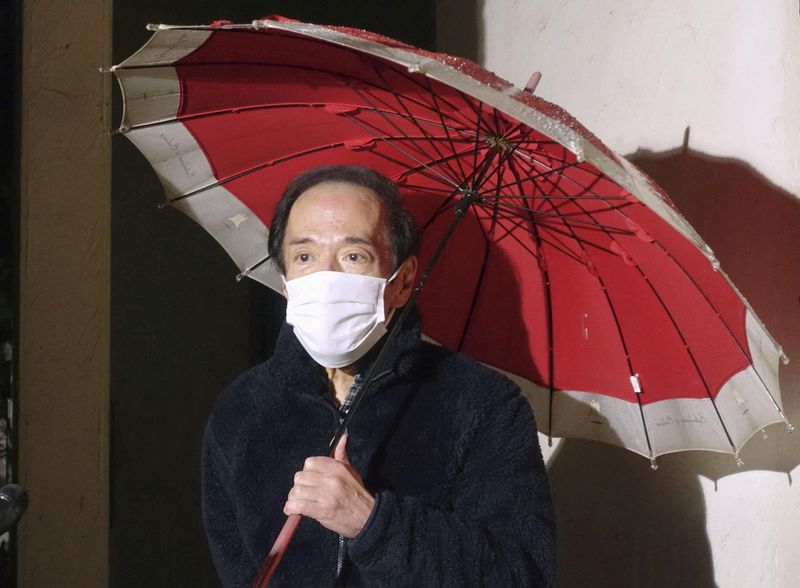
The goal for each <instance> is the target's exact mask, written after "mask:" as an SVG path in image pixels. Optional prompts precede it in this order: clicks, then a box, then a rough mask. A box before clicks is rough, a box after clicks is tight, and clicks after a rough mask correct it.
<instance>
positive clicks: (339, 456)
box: [333, 433, 350, 464]
mask: <svg viewBox="0 0 800 588" xmlns="http://www.w3.org/2000/svg"><path fill="white" fill-rule="evenodd" d="M333 459H335V460H336V461H341V462H344V463H346V464H349V463H350V459H349V458H348V457H347V433H345V434H344V435H342V436H341V437H340V438H339V442H338V443H337V444H336V447H335V448H334V450H333Z"/></svg>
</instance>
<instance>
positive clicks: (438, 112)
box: [375, 68, 464, 177]
mask: <svg viewBox="0 0 800 588" xmlns="http://www.w3.org/2000/svg"><path fill="white" fill-rule="evenodd" d="M375 73H376V74H377V75H378V76H379V77H380V78H381V80H382V81H383V83H384V84H385V85H386V92H388V93H390V94H391V95H392V96H394V97H395V100H397V102H398V103H399V104H400V106H401V108H402V109H403V111H404V112H405V113H406V115H407V116H408V119H409V120H410V121H411V122H412V123H413V124H414V125H415V126H416V127H417V128H419V130H420V132H421V133H423V134H424V135H425V136H427V137H428V143H429V144H430V145H431V147H433V149H434V150H435V151H436V153H437V154H438V155H439V157H440V158H442V160H445V159H444V154H443V153H442V152H441V151H440V150H439V146H438V144H437V142H435V141H433V138H432V137H431V136H430V135H428V133H427V132H426V131H425V129H423V128H422V127H421V126H420V125H419V122H418V120H417V117H416V116H414V115H412V114H411V111H409V109H408V106H407V105H406V102H405V101H406V96H404V95H401V94H398V93H396V92H393V91H392V90H390V89H389V83H388V80H387V79H386V78H385V76H384V75H383V73H382V72H380V71H377V68H375ZM424 80H425V81H426V82H427V83H426V84H425V85H423V84H419V86H420V88H422V89H424V90H426V91H427V92H428V94H429V96H430V98H431V99H432V102H433V106H432V107H429V108H430V109H431V110H433V112H435V113H436V115H437V116H438V117H439V121H440V122H441V124H442V129H443V130H444V132H445V136H446V137H447V140H448V142H449V143H450V146H451V150H452V151H455V145H454V144H453V141H452V137H451V135H450V128H449V127H448V125H447V123H446V122H445V119H444V113H443V112H442V109H441V108H439V107H438V104H437V103H436V100H435V96H434V94H433V92H432V91H431V88H430V83H429V81H428V79H427V78H424ZM456 162H457V163H458V167H459V171H460V174H459V173H456V170H455V169H453V168H452V167H451V166H450V165H448V166H447V169H448V171H449V172H450V174H451V175H452V176H454V177H463V175H464V170H463V168H462V167H461V162H460V160H456ZM448 163H449V161H448Z"/></svg>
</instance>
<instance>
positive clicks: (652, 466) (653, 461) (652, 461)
mask: <svg viewBox="0 0 800 588" xmlns="http://www.w3.org/2000/svg"><path fill="white" fill-rule="evenodd" d="M650 469H651V470H653V471H656V470H657V469H658V463H656V458H655V457H651V458H650Z"/></svg>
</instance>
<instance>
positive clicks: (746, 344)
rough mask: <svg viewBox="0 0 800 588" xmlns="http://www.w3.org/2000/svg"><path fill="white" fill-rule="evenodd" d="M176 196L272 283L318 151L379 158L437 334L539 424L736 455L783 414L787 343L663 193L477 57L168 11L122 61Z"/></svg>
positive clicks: (170, 197) (138, 116) (242, 265)
mask: <svg viewBox="0 0 800 588" xmlns="http://www.w3.org/2000/svg"><path fill="white" fill-rule="evenodd" d="M113 70H114V72H115V73H116V75H117V77H118V79H119V81H120V84H121V86H122V91H123V95H124V100H125V114H124V119H123V122H122V126H121V129H120V131H121V132H123V133H125V135H126V136H127V137H128V138H129V139H130V140H131V141H133V143H134V144H136V146H137V147H138V148H139V149H140V150H141V151H142V153H143V154H144V155H145V157H146V158H147V159H148V160H149V161H150V163H151V164H152V165H153V167H154V168H155V171H156V173H157V174H158V176H159V177H160V179H161V181H162V183H163V185H164V188H165V191H166V196H167V202H168V203H169V204H170V205H172V206H174V207H176V208H178V209H180V210H182V211H183V212H185V213H186V214H188V215H189V216H190V217H192V218H193V219H195V220H196V221H197V222H198V223H200V224H201V225H202V226H203V227H205V228H206V230H207V231H209V232H210V233H211V234H212V235H213V236H214V238H215V239H216V240H217V241H218V242H219V243H220V244H221V245H222V246H223V247H224V248H225V249H226V250H227V251H228V252H229V254H230V255H231V257H232V258H233V260H234V261H235V263H236V264H237V266H238V267H239V269H240V272H241V273H240V275H242V276H248V277H250V278H253V279H255V280H258V281H260V282H262V283H264V284H266V285H268V286H270V287H272V288H274V289H276V290H278V291H280V289H281V281H280V278H279V276H278V275H277V274H276V273H275V270H274V268H273V267H272V264H271V263H269V262H268V255H267V250H266V241H267V227H268V225H269V222H270V219H271V217H272V213H273V210H274V207H275V205H276V202H277V200H278V199H279V197H280V195H281V193H282V191H283V189H284V187H285V186H286V184H287V183H288V182H289V181H290V180H291V179H292V178H293V177H294V176H295V175H296V174H298V173H300V172H302V171H304V170H307V169H309V168H312V167H316V166H319V165H326V164H331V163H346V164H357V165H365V166H369V167H372V168H374V169H377V170H378V171H380V172H381V173H383V174H384V175H386V176H388V177H389V178H391V179H392V180H394V181H395V182H397V183H398V184H399V185H400V188H401V193H402V195H403V198H404V199H405V202H406V204H407V206H408V208H409V209H410V210H411V212H412V213H413V214H414V216H415V218H416V219H417V221H418V223H419V225H420V227H421V228H422V231H423V232H422V235H423V241H422V253H421V265H423V266H424V265H425V261H426V259H428V258H430V256H431V254H432V252H433V250H434V249H435V248H436V247H437V245H438V243H439V242H440V241H441V239H442V236H443V235H444V233H445V232H446V231H447V228H448V227H449V226H450V224H451V222H452V219H453V214H454V211H455V210H456V209H457V208H458V207H459V206H458V205H459V203H463V202H464V200H465V199H469V205H468V206H467V207H466V213H465V215H464V217H463V220H462V221H461V222H460V224H459V226H458V227H457V229H456V230H455V232H454V233H453V236H452V237H451V239H450V241H449V242H448V243H447V245H446V246H445V248H444V251H443V254H442V257H441V259H440V261H439V262H438V263H437V265H436V267H435V268H434V270H433V271H432V272H431V275H430V277H429V279H428V280H427V282H426V285H425V288H424V291H423V293H422V295H421V296H420V298H419V300H418V302H419V305H420V307H421V309H422V314H423V328H424V332H425V334H426V336H427V337H429V338H430V339H432V340H434V341H436V342H438V343H440V344H442V345H446V346H449V347H452V348H454V349H458V350H460V351H462V352H464V353H466V354H468V355H470V356H472V357H474V358H476V359H478V360H479V361H482V362H484V363H486V364H489V365H491V366H493V367H495V368H497V369H499V370H502V371H504V372H506V373H507V374H509V375H510V376H511V377H513V378H514V379H515V380H517V381H518V382H519V383H520V384H521V386H522V387H523V389H524V390H525V391H526V393H528V394H529V396H530V398H531V399H532V401H533V404H534V408H535V411H536V415H537V420H538V423H539V426H540V428H541V429H542V431H543V432H545V433H548V434H549V435H552V436H556V437H576V438H585V439H595V440H600V441H605V442H609V443H614V444H617V445H621V446H624V447H627V448H629V449H631V450H633V451H635V452H637V453H640V454H642V455H644V456H647V457H650V458H655V457H656V456H658V455H661V454H664V453H669V452H673V451H679V450H684V449H705V450H713V451H721V452H729V453H733V454H737V455H738V452H739V450H740V448H741V447H742V446H743V445H744V443H745V442H746V441H747V440H748V439H749V438H750V437H751V436H752V435H753V434H754V433H755V432H756V431H758V430H759V429H761V428H763V427H764V426H766V425H768V424H771V423H775V422H781V421H783V422H786V423H787V426H789V425H788V422H787V421H786V419H785V417H784V415H783V413H782V411H781V401H780V392H779V388H778V364H779V361H780V360H781V359H782V358H783V354H782V352H781V349H780V347H779V346H778V345H777V344H776V343H775V342H774V341H773V340H772V338H771V337H770V336H769V334H768V333H767V331H766V329H765V328H764V326H763V325H762V324H761V323H760V322H759V320H758V319H757V317H756V316H755V314H754V313H753V312H752V310H751V309H750V307H749V306H748V304H747V303H746V301H745V300H744V299H743V298H742V296H741V295H740V294H739V293H738V291H737V290H736V289H735V287H734V286H733V285H732V284H731V283H730V281H729V280H728V279H727V277H726V276H725V274H724V273H723V272H722V271H721V270H720V268H719V265H718V263H717V262H716V260H715V259H714V256H713V253H712V251H711V250H710V249H709V247H708V246H707V245H706V244H705V243H703V241H702V239H701V238H700V237H699V236H698V235H697V233H696V232H695V231H694V230H693V229H692V227H691V226H690V225H689V224H688V223H687V222H686V221H685V220H684V218H683V217H682V216H681V215H680V213H679V212H678V211H677V210H675V208H674V207H673V206H672V205H671V203H670V202H669V200H668V198H667V197H666V196H665V195H664V194H663V193H662V192H661V191H660V190H659V188H658V187H657V186H656V185H654V184H653V183H652V182H651V181H650V180H649V179H648V178H646V177H645V176H644V175H643V174H642V173H641V172H640V171H639V170H637V169H636V168H635V167H634V166H633V165H632V164H630V163H629V162H627V161H626V160H625V159H623V158H622V157H620V156H618V155H616V154H614V153H612V152H611V151H610V150H609V149H608V148H607V147H605V146H604V145H603V144H602V143H601V142H600V141H599V140H598V139H597V138H596V137H594V136H593V135H592V134H591V133H589V132H588V131H587V130H586V129H584V128H583V127H582V126H581V125H580V124H579V123H578V122H577V121H575V120H574V119H573V118H572V117H571V116H569V115H568V114H567V113H566V112H564V111H563V110H562V109H560V108H558V107H557V106H555V105H553V104H550V103H547V102H545V101H544V100H541V99H539V98H538V97H536V96H533V95H532V94H531V93H530V92H527V91H523V90H519V89H517V88H515V87H513V86H512V85H511V84H509V83H507V82H505V81H503V80H501V79H499V78H498V77H496V76H495V75H494V74H491V73H490V72H488V71H486V70H484V69H482V68H480V67H479V66H478V65H476V64H474V63H472V62H468V61H466V60H462V59H459V58H455V57H452V56H448V55H444V54H438V53H430V52H427V51H423V50H420V49H416V48H414V47H410V46H408V45H405V44H403V43H399V42H397V41H394V40H392V39H387V38H385V37H381V36H379V35H375V34H372V33H367V32H364V31H356V30H351V29H342V28H336V27H322V26H315V25H308V24H303V23H297V22H293V21H285V20H262V21H256V22H254V23H253V24H252V25H221V26H212V27H169V26H158V27H156V30H155V34H154V35H153V37H152V38H151V39H150V41H149V42H148V43H147V44H146V45H145V46H144V47H143V48H142V49H141V50H140V51H139V52H137V53H136V54H134V55H133V56H132V57H130V58H129V59H128V60H126V61H124V62H123V63H122V64H120V65H118V66H115V67H114V68H113Z"/></svg>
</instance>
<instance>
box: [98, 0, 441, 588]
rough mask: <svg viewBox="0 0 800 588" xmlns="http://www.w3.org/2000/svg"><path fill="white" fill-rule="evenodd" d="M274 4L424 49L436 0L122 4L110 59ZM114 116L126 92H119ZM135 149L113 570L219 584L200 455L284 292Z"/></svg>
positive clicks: (125, 174) (260, 347)
mask: <svg viewBox="0 0 800 588" xmlns="http://www.w3.org/2000/svg"><path fill="white" fill-rule="evenodd" d="M267 14H283V15H286V16H289V17H292V18H296V19H299V20H304V21H308V22H316V23H322V24H324V23H330V24H342V25H348V26H354V27H359V28H366V29H369V30H373V31H377V32H381V33H383V34H386V35H389V36H392V37H395V38H399V39H401V40H403V41H406V42H409V43H413V44H415V45H419V46H422V47H425V48H429V49H433V48H434V43H435V3H434V1H433V0H413V1H410V2H404V3H390V4H387V5H381V4H378V3H375V2H369V1H367V0H343V1H341V2H336V3H332V2H323V1H306V2H302V3H301V2H289V1H282V2H277V1H273V2H271V1H267V2H264V1H263V0H261V1H258V2H256V1H254V0H234V1H233V2H228V3H225V4H222V3H219V2H213V3H212V2H209V1H206V0H200V1H199V2H198V1H193V2H189V1H188V0H179V1H177V2H169V3H165V2H163V1H154V0H144V1H142V0H137V1H136V2H134V1H133V0H118V1H117V2H115V3H114V33H113V34H114V62H115V63H118V62H120V61H121V60H123V59H124V58H126V57H127V56H128V55H130V54H131V53H133V52H134V51H135V50H136V49H138V48H139V47H140V46H141V45H142V44H143V43H144V42H145V41H146V40H147V38H148V37H149V33H148V32H147V31H146V30H145V25H146V24H147V23H150V22H154V23H169V24H201V23H210V22H212V21H214V20H218V19H229V20H232V21H234V22H250V21H251V20H253V19H254V18H259V17H262V16H264V15H267ZM115 108H116V111H115V115H116V118H115V120H119V118H120V117H119V114H120V101H119V96H116V100H115ZM161 199H162V190H161V186H160V185H159V183H158V181H157V179H156V176H155V174H154V173H153V171H152V170H151V169H150V167H149V165H148V164H147V162H146V161H145V159H144V158H143V157H142V156H141V155H140V154H139V153H138V151H137V150H136V149H135V148H134V147H133V145H131V144H130V143H129V142H127V141H126V140H125V139H124V138H122V137H117V138H115V140H114V143H113V180H112V275H111V305H112V310H111V403H112V421H111V443H112V447H111V484H112V487H111V572H110V583H111V585H112V586H115V587H122V586H136V587H139V586H170V587H172V586H192V587H200V586H217V585H218V581H217V578H216V574H215V572H214V570H213V567H212V565H211V562H210V559H209V555H208V550H207V547H206V543H205V538H204V536H203V531H202V525H201V521H200V509H199V453H200V441H201V436H202V430H203V426H204V423H205V419H206V416H207V415H208V412H209V409H210V406H211V403H212V402H213V401H214V399H215V398H216V396H217V395H218V394H219V392H220V391H221V390H222V389H223V388H224V386H225V385H226V384H227V383H228V382H230V381H231V380H232V379H233V378H234V377H235V376H236V375H237V374H238V373H239V372H241V371H242V370H243V369H245V368H246V367H247V366H249V365H252V364H253V363H256V362H257V361H260V360H261V359H263V358H264V357H265V356H266V355H268V354H269V353H270V352H271V349H272V341H273V338H274V336H275V334H276V329H277V326H278V325H279V324H280V322H281V320H282V314H283V310H282V300H281V298H280V297H279V296H276V295H274V294H273V293H271V292H269V291H267V289H266V288H264V287H262V286H259V285H257V284H253V283H249V282H248V281H242V282H238V283H237V282H236V280H235V279H234V277H235V275H236V273H237V269H236V268H235V266H234V265H233V263H232V262H231V261H230V260H229V259H228V257H227V254H226V253H225V252H224V251H222V249H221V248H220V247H219V246H218V245H217V244H216V242H214V240H213V239H212V238H211V237H210V236H209V235H207V234H205V232H204V231H203V230H202V229H201V228H200V227H199V226H196V225H194V224H193V223H192V222H191V221H190V220H189V219H188V218H186V217H184V216H182V215H181V214H180V213H178V212H177V211H175V210H173V209H165V210H158V209H157V204H158V203H159V202H160V201H161Z"/></svg>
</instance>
